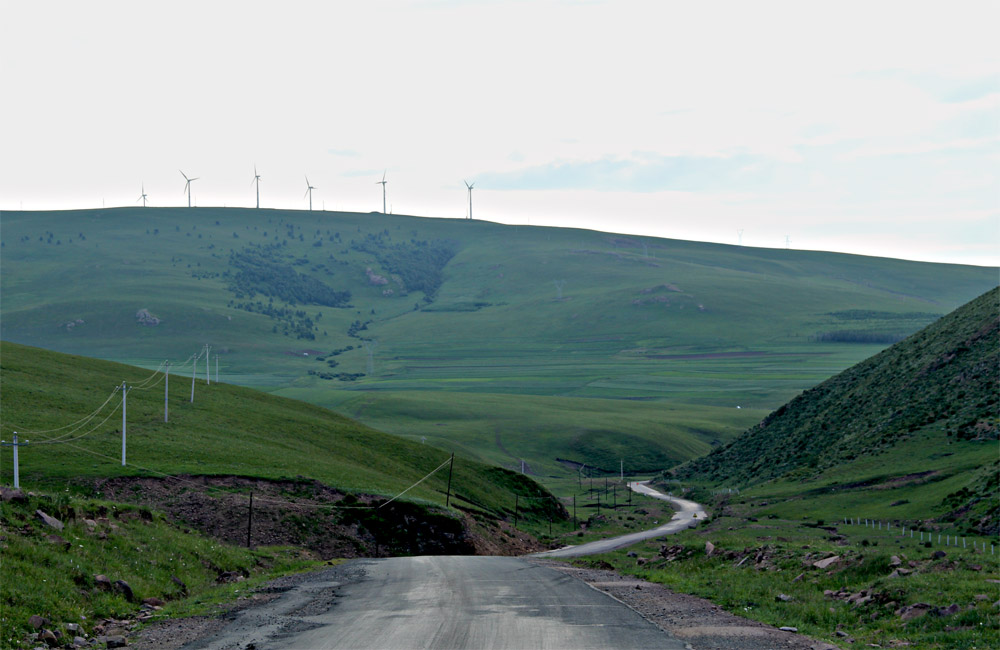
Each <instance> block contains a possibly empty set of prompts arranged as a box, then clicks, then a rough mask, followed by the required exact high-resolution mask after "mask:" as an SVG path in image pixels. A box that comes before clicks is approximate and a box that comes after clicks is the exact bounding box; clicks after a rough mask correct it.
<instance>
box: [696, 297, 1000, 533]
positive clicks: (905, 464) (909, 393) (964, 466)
mask: <svg viewBox="0 0 1000 650" xmlns="http://www.w3.org/2000/svg"><path fill="white" fill-rule="evenodd" d="M998 368H1000V288H996V289H993V290H991V291H989V292H987V293H985V294H983V295H982V296H980V297H979V298H977V299H975V300H973V301H972V302H970V303H968V304H967V305H965V306H963V307H961V308H959V309H957V310H956V311H954V312H952V313H951V314H948V315H947V316H945V317H944V318H942V319H940V320H939V321H937V322H935V323H934V324H932V325H930V326H928V327H926V328H925V329H923V330H921V331H920V332H918V333H917V334H914V335H913V336H911V337H909V338H907V339H906V340H905V341H902V342H900V343H897V344H896V345H893V346H892V347H890V348H888V349H886V350H884V351H882V352H881V353H879V354H877V355H875V356H874V357H872V358H871V359H868V360H866V361H864V362H862V363H860V364H858V365H856V366H854V367H852V368H850V369H848V370H846V371H844V372H842V373H840V374H838V375H837V376H835V377H833V378H831V379H829V380H827V381H825V382H823V383H822V384H820V385H818V386H816V387H815V388H812V389H810V390H807V391H805V392H804V393H802V394H801V395H799V396H798V397H796V398H795V399H793V400H792V401H791V402H789V403H788V404H786V405H784V406H782V407H781V408H779V409H778V410H776V411H774V412H773V413H772V414H770V415H768V416H767V417H766V418H764V420H763V421H761V422H760V423H759V424H758V425H756V426H754V427H753V428H751V429H749V430H748V431H746V432H745V433H744V434H742V435H741V436H739V437H738V438H736V439H735V440H733V441H731V442H730V443H728V444H726V445H724V446H722V447H719V448H717V449H715V450H714V451H713V452H712V453H710V454H708V455H707V456H705V457H703V458H699V459H697V460H694V461H692V462H690V463H688V464H686V465H684V466H683V467H680V468H678V469H677V471H676V476H677V477H679V478H681V479H686V480H697V481H708V482H711V483H714V484H717V485H719V484H725V485H728V486H750V485H756V484H760V483H764V482H766V481H769V480H772V481H775V482H774V483H773V484H771V485H770V486H762V487H760V488H758V489H756V490H755V491H754V493H755V494H761V495H767V494H770V495H773V496H779V495H784V496H789V495H791V494H797V496H798V498H799V499H803V500H810V498H811V501H812V505H810V506H805V508H806V509H810V508H811V509H815V510H817V511H821V510H822V509H823V508H824V507H827V508H832V507H833V506H834V504H840V507H841V508H842V511H841V514H840V516H836V515H835V516H834V518H835V519H838V518H840V517H842V516H844V515H847V514H853V515H856V511H857V509H858V508H859V507H860V506H861V505H862V504H863V505H864V507H865V508H866V509H865V510H864V512H866V513H868V512H871V509H872V508H875V510H876V512H875V513H874V514H875V516H876V517H878V516H885V517H887V518H888V517H892V518H894V519H903V520H906V519H910V520H919V519H928V518H931V517H942V518H943V519H944V520H947V521H955V522H958V523H960V524H962V526H964V527H965V528H966V529H968V530H973V531H977V532H979V533H991V534H994V535H995V534H997V533H998V532H1000V505H998V494H1000V490H998V479H1000V475H998V472H1000V461H998V456H1000V445H998V443H997V439H998V435H1000V409H998V402H1000V377H998ZM776 479H777V480H776ZM800 507H803V506H801V504H800Z"/></svg>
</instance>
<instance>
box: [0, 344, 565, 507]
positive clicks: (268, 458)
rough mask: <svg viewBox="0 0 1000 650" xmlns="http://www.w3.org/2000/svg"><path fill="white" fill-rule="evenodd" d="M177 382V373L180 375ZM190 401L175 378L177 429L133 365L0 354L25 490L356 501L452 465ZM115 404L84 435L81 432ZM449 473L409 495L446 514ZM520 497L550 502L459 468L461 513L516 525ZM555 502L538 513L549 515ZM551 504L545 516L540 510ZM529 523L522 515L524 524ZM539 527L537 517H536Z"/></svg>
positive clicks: (334, 418) (355, 436)
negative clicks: (204, 482)
mask: <svg viewBox="0 0 1000 650" xmlns="http://www.w3.org/2000/svg"><path fill="white" fill-rule="evenodd" d="M175 372H176V370H175ZM123 380H125V381H126V382H127V383H128V384H129V385H130V386H134V388H132V389H131V390H130V392H129V393H128V398H127V403H126V406H127V465H126V466H125V467H123V466H122V465H121V444H122V435H121V425H122V416H121V403H122V399H121V394H120V393H113V391H114V389H115V387H116V386H118V385H120V384H121V382H122V381H123ZM195 384H196V385H195V401H194V402H193V403H191V402H190V395H191V393H190V388H191V379H190V367H189V368H188V376H187V377H185V376H183V374H180V373H178V374H171V376H170V394H169V422H166V423H165V422H164V421H163V408H164V376H163V374H162V373H150V372H149V371H147V370H143V369H141V368H136V367H134V366H125V365H121V364H116V363H110V362H106V361H99V360H96V359H86V358H81V357H75V356H70V355H64V354H60V353H57V352H51V351H47V350H41V349H38V348H31V347H26V346H22V345H17V344H13V343H7V342H4V343H2V347H0V410H2V413H3V422H2V426H0V429H2V437H3V439H5V440H7V441H10V440H11V436H12V433H13V432H14V431H18V432H19V434H20V441H21V442H25V441H29V442H30V443H31V444H30V445H27V446H24V447H23V448H21V450H20V476H21V484H22V485H23V486H25V487H29V488H30V487H38V488H46V489H62V488H64V487H67V486H71V487H73V488H74V489H77V490H83V491H84V493H90V492H91V491H92V490H93V489H94V486H96V485H98V483H99V482H100V481H102V480H103V479H108V478H115V477H142V476H146V477H153V478H157V477H161V476H162V475H172V476H176V475H181V474H183V475H189V476H240V477H252V478H263V479H272V480H306V479H311V480H313V479H314V480H317V481H319V482H321V483H323V484H325V485H326V486H330V487H333V488H336V489H338V490H341V491H343V492H346V493H354V494H368V495H377V496H379V497H381V498H384V497H386V496H392V495H395V494H396V493H398V492H401V491H402V490H404V489H406V488H408V487H410V486H411V485H413V484H414V483H416V482H418V481H419V480H420V479H421V478H423V477H424V476H425V475H426V474H428V473H429V472H431V471H432V470H434V469H435V468H437V467H439V466H440V465H441V464H442V463H443V462H445V461H447V460H448V458H449V453H447V452H446V451H443V450H442V449H441V448H440V447H432V446H430V445H422V444H420V443H416V442H411V441H408V440H405V439H402V438H399V437H396V436H392V435H389V434H385V433H381V432H379V431H375V430H373V429H370V428H368V427H366V426H365V425H362V424H359V423H357V422H354V421H352V420H348V419H347V418H345V417H343V416H340V415H337V414H336V413H332V412H330V411H327V410H325V409H322V408H320V407H317V406H313V405H311V404H306V403H304V402H297V401H294V400H290V399H286V398H282V397H277V396H273V395H268V394H266V393H261V392H258V391H254V390H251V389H248V388H241V387H238V386H232V385H228V384H219V383H215V382H213V383H212V384H211V385H206V383H205V381H204V380H203V379H197V380H196V382H195ZM105 400H107V404H106V406H105V407H104V408H103V409H100V410H99V411H98V412H97V413H96V414H95V416H94V417H93V418H92V419H90V420H87V421H85V422H83V423H82V424H80V425H79V426H67V425H71V424H73V423H74V422H76V421H77V420H80V419H81V418H84V417H85V416H87V415H88V414H91V413H93V412H95V410H96V409H98V408H99V407H100V406H101V404H102V403H104V402H105ZM11 461H12V452H11V449H10V447H4V448H3V449H2V456H0V482H2V483H3V484H5V485H10V484H12V478H13V476H12V474H13V468H12V462H11ZM447 481H448V472H447V467H445V468H444V470H443V471H439V472H437V473H436V474H434V475H433V476H431V477H430V478H428V479H427V480H426V481H424V482H423V483H421V484H420V485H418V486H417V487H415V488H414V489H413V490H412V491H410V492H408V493H407V494H406V496H405V497H404V499H405V500H406V501H409V502H416V503H418V504H423V505H429V506H434V507H443V506H444V504H445V490H446V486H447ZM514 494H520V495H522V496H528V495H531V496H543V495H545V494H547V493H546V492H544V490H542V489H541V488H540V487H539V486H538V485H536V484H535V483H534V482H533V481H531V480H530V479H528V478H526V477H524V476H522V475H520V474H515V473H513V472H508V471H506V470H502V469H499V468H496V467H492V466H487V465H483V464H481V463H478V462H475V461H472V460H469V459H467V458H464V457H461V456H460V457H459V458H458V459H457V460H456V462H455V467H454V477H453V484H452V499H451V504H452V507H453V508H454V507H455V506H458V507H461V508H464V509H466V510H471V511H474V512H477V513H481V514H483V515H485V516H486V517H487V518H489V517H493V518H496V517H506V516H507V510H508V509H509V503H508V502H510V501H511V500H512V498H513V495H514ZM546 503H548V502H546V501H544V500H542V501H537V503H536V502H532V507H533V508H535V509H538V510H539V511H540V512H541V511H543V510H544V509H545V508H544V506H545V504H546ZM539 504H541V505H539ZM524 516H525V514H524V513H523V512H522V517H524ZM528 516H529V517H530V514H529V515H528Z"/></svg>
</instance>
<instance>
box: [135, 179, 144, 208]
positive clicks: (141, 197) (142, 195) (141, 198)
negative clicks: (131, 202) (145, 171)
mask: <svg viewBox="0 0 1000 650" xmlns="http://www.w3.org/2000/svg"><path fill="white" fill-rule="evenodd" d="M140 187H141V188H142V194H140V195H139V198H137V199H136V200H135V202H136V203H138V202H139V201H142V207H146V186H145V184H143V185H140Z"/></svg>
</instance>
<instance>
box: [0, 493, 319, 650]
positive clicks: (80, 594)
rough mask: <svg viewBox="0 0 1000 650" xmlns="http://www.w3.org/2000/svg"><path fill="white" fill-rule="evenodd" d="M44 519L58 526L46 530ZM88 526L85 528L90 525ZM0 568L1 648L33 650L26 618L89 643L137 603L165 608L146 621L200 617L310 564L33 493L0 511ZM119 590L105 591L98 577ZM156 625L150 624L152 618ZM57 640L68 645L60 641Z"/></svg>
mask: <svg viewBox="0 0 1000 650" xmlns="http://www.w3.org/2000/svg"><path fill="white" fill-rule="evenodd" d="M37 510H41V511H43V512H45V513H46V514H48V515H50V516H53V517H55V518H57V519H58V520H60V521H61V522H62V523H63V524H64V528H63V529H62V530H56V529H55V528H52V527H50V526H48V525H47V524H45V523H43V522H42V521H41V520H40V519H39V518H38V517H37V516H36V515H35V512H36V511H37ZM88 520H89V522H90V523H88ZM0 535H2V546H0V548H2V551H3V563H2V567H0V578H2V579H0V605H2V606H0V629H2V630H3V632H2V638H0V647H4V648H23V647H34V646H35V645H37V644H35V643H33V642H30V641H29V635H31V634H32V633H34V632H35V631H36V630H35V629H34V628H32V627H31V626H30V625H29V623H28V620H29V618H30V617H31V616H33V615H38V616H42V617H44V618H46V619H49V621H50V623H49V624H48V625H46V626H45V627H47V628H48V629H51V630H53V631H56V630H59V631H61V633H62V634H63V635H68V637H69V640H72V638H73V636H74V633H71V632H70V631H69V630H68V629H67V628H66V625H67V624H70V623H75V624H77V625H79V626H80V628H81V632H82V633H81V632H76V635H78V636H84V634H85V635H86V636H87V637H93V636H96V633H95V626H97V625H99V624H100V623H101V622H102V621H103V620H104V619H135V618H136V617H137V615H139V614H140V612H141V607H142V600H143V599H146V598H158V599H160V600H163V601H165V605H164V606H163V609H162V610H161V611H150V612H145V613H144V615H145V616H150V617H162V616H190V615H196V614H207V613H210V612H211V611H212V608H213V607H215V606H216V605H218V604H220V603H225V602H231V601H234V600H236V599H237V598H239V597H240V596H241V595H244V594H246V593H248V592H249V591H250V590H251V589H252V588H253V587H255V586H257V585H258V584H260V583H261V582H263V581H266V580H268V579H270V578H273V577H276V576H278V575H284V574H288V573H292V572H297V571H304V570H308V569H310V568H313V567H315V566H316V565H317V563H316V561H315V560H313V559H311V558H310V557H309V556H308V555H307V554H305V553H303V552H302V551H301V550H299V549H293V548H286V547H264V548H257V549H254V550H247V549H244V548H239V547H236V546H231V545H228V544H224V543H221V542H219V541H217V540H213V539H209V538H207V537H204V536H202V535H199V534H197V533H193V532H191V531H190V530H186V529H182V528H180V527H178V526H177V525H174V524H171V523H169V522H168V521H167V520H166V519H165V518H164V517H163V515H162V514H160V513H158V512H156V511H152V510H150V509H148V508H142V507H137V506H130V505H126V504H121V503H113V502H109V501H102V500H97V499H88V498H79V497H74V496H71V495H69V494H68V493H65V492H62V493H57V494H44V493H39V494H34V493H32V494H30V495H24V497H23V500H22V499H14V500H10V501H4V502H2V503H0ZM97 575H104V576H107V578H108V579H109V581H110V583H111V584H112V585H113V584H114V583H115V581H117V580H123V581H124V582H125V583H127V584H128V586H129V587H130V589H131V592H132V599H131V600H130V599H129V598H128V597H127V594H126V592H125V591H124V590H122V589H115V588H114V587H112V588H111V589H104V588H102V587H101V585H100V584H98V583H97V582H96V581H95V576H97ZM151 620H155V619H151ZM63 638H64V639H65V638H66V636H64V637H63Z"/></svg>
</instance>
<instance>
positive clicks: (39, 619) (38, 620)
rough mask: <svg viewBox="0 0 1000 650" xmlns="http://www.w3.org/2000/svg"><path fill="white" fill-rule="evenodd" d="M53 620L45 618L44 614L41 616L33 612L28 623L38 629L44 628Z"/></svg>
mask: <svg viewBox="0 0 1000 650" xmlns="http://www.w3.org/2000/svg"><path fill="white" fill-rule="evenodd" d="M51 622H52V621H50V620H49V619H47V618H45V617H44V616H39V615H38V614H32V615H31V618H29V619H28V625H30V626H31V627H33V628H35V629H36V630H40V629H42V628H43V627H45V626H46V625H48V624H49V623H51Z"/></svg>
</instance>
